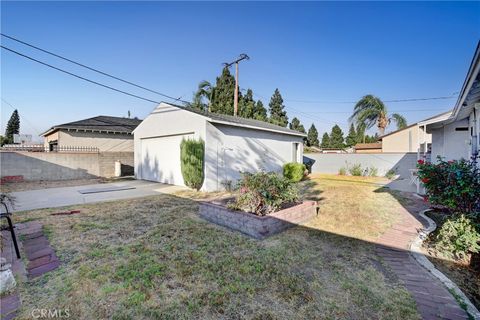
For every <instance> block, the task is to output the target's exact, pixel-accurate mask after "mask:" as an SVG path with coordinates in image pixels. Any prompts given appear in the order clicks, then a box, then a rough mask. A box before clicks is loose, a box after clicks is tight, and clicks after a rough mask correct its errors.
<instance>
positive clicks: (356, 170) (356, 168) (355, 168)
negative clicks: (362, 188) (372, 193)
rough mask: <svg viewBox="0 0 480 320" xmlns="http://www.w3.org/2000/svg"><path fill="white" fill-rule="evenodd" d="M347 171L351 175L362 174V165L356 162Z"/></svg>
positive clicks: (358, 175)
mask: <svg viewBox="0 0 480 320" xmlns="http://www.w3.org/2000/svg"><path fill="white" fill-rule="evenodd" d="M348 172H350V174H351V175H352V176H357V177H360V176H362V175H363V170H362V165H361V164H360V163H356V164H354V165H353V166H351V167H350V168H349V169H348Z"/></svg>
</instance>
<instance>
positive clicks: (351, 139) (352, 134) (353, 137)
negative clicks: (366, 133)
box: [345, 123, 358, 147]
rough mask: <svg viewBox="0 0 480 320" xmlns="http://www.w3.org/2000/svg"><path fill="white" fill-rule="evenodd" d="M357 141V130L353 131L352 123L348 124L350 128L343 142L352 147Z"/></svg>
mask: <svg viewBox="0 0 480 320" xmlns="http://www.w3.org/2000/svg"><path fill="white" fill-rule="evenodd" d="M357 143H358V137H357V132H356V131H355V126H354V125H353V123H352V124H351V125H350V130H349V131H348V136H347V138H346V139H345V144H346V145H347V147H353V146H354V145H356V144H357Z"/></svg>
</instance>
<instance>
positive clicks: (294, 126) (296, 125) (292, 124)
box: [289, 117, 307, 133]
mask: <svg viewBox="0 0 480 320" xmlns="http://www.w3.org/2000/svg"><path fill="white" fill-rule="evenodd" d="M289 126H290V129H292V130H295V131H298V132H302V133H307V132H306V131H305V127H304V126H303V124H301V123H300V120H298V119H297V118H296V117H294V118H293V119H292V122H290V125H289Z"/></svg>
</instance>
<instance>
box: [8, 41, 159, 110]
mask: <svg viewBox="0 0 480 320" xmlns="http://www.w3.org/2000/svg"><path fill="white" fill-rule="evenodd" d="M0 48H2V49H4V50H7V51H10V52H12V53H15V54H17V55H19V56H21V57H24V58H26V59H29V60H32V61H35V62H37V63H40V64H42V65H44V66H47V67H49V68H52V69H55V70H57V71H60V72H63V73H65V74H68V75H70V76H73V77H76V78H78V79H82V80H84V81H87V82H90V83H93V84H96V85H98V86H101V87H104V88H107V89H110V90H113V91H116V92H120V93H123V94H125V95H127V96H130V97H134V98H137V99H141V100H145V101H148V102H152V103H156V104H159V103H160V102H159V101H155V100H151V99H147V98H144V97H141V96H137V95H136V94H133V93H128V92H126V91H123V90H120V89H116V88H114V87H110V86H108V85H106V84H102V83H100V82H97V81H93V80H90V79H87V78H84V77H82V76H79V75H77V74H74V73H72V72H69V71H66V70H63V69H60V68H57V67H55V66H52V65H51V64H48V63H45V62H43V61H40V60H37V59H35V58H32V57H29V56H27V55H25V54H23V53H20V52H18V51H15V50H12V49H10V48H7V47H5V46H2V45H0Z"/></svg>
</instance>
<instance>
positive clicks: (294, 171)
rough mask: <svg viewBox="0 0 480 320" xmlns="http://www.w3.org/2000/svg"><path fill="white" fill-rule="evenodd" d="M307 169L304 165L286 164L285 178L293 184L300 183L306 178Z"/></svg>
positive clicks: (284, 169) (284, 168) (284, 167)
mask: <svg viewBox="0 0 480 320" xmlns="http://www.w3.org/2000/svg"><path fill="white" fill-rule="evenodd" d="M305 170H306V167H305V165H304V164H303V163H295V162H290V163H285V164H284V165H283V176H284V177H285V178H287V179H288V180H290V181H292V182H298V181H300V180H302V179H303V177H304V176H305Z"/></svg>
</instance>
